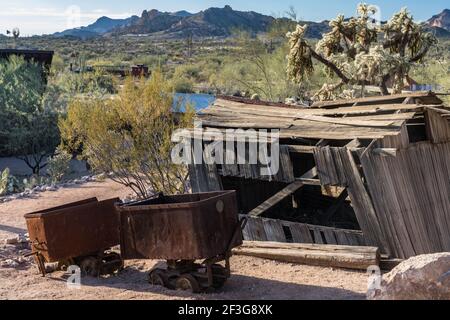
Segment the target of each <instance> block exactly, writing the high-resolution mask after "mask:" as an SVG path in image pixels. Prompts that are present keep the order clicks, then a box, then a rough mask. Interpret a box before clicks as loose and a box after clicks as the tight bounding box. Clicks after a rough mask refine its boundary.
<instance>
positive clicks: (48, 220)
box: [25, 198, 120, 262]
mask: <svg viewBox="0 0 450 320" xmlns="http://www.w3.org/2000/svg"><path fill="white" fill-rule="evenodd" d="M119 201H120V200H119V199H109V200H105V201H101V202H99V201H98V200H97V199H96V198H92V199H86V200H83V201H79V202H75V203H70V204H66V205H63V206H59V207H54V208H50V209H46V210H42V211H37V212H33V213H28V214H26V215H25V219H26V222H27V227H28V232H29V234H30V241H31V245H32V249H33V252H38V253H39V254H40V255H41V256H42V257H44V259H45V261H46V262H57V261H62V260H66V259H70V258H74V257H80V256H85V255H89V254H93V253H97V252H99V251H102V250H106V249H109V248H111V247H113V246H116V245H118V244H119V242H120V241H119V240H120V238H119V223H118V222H119V221H118V216H117V214H116V211H115V209H114V203H116V202H119Z"/></svg>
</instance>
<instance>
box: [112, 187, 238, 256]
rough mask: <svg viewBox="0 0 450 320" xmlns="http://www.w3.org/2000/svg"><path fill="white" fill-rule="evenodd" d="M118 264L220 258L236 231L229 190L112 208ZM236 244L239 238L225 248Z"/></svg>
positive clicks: (234, 205)
mask: <svg viewBox="0 0 450 320" xmlns="http://www.w3.org/2000/svg"><path fill="white" fill-rule="evenodd" d="M116 208H117V211H118V212H119V215H120V236H121V253H122V256H123V257H124V259H166V260H195V259H204V258H212V257H215V256H217V255H220V254H223V253H225V252H226V251H227V250H228V248H229V244H230V241H231V239H232V237H233V233H234V231H235V230H236V227H237V226H238V223H239V222H238V215H237V203H236V192H235V191H224V192H210V193H197V194H186V195H177V196H162V195H161V196H159V197H157V198H154V199H150V200H146V201H142V202H137V203H133V204H129V205H118V206H116ZM240 244H242V233H241V232H240V231H239V235H238V236H237V237H236V238H235V241H234V243H233V244H232V245H231V248H233V247H236V246H239V245H240Z"/></svg>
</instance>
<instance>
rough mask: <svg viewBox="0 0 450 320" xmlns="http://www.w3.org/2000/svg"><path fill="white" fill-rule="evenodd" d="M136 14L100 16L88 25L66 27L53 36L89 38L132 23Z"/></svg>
mask: <svg viewBox="0 0 450 320" xmlns="http://www.w3.org/2000/svg"><path fill="white" fill-rule="evenodd" d="M138 19H139V17H138V16H132V17H130V18H127V19H111V18H108V17H101V18H99V19H98V20H97V21H95V22H94V23H92V24H90V25H88V26H87V27H81V28H75V29H68V30H64V31H62V32H57V33H55V34H54V36H57V37H64V36H72V37H78V38H91V37H96V36H99V35H103V34H106V33H108V32H110V31H111V30H114V29H115V28H119V27H125V26H129V25H132V24H134V23H136V22H137V21H138Z"/></svg>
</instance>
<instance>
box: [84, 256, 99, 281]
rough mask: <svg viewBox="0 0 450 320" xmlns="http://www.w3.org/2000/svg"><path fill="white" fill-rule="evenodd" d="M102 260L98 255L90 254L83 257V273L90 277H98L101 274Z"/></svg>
mask: <svg viewBox="0 0 450 320" xmlns="http://www.w3.org/2000/svg"><path fill="white" fill-rule="evenodd" d="M100 268H101V260H100V259H99V258H98V257H94V256H90V257H85V258H83V259H81V262H80V269H81V274H82V275H85V276H89V277H98V276H99V275H100Z"/></svg>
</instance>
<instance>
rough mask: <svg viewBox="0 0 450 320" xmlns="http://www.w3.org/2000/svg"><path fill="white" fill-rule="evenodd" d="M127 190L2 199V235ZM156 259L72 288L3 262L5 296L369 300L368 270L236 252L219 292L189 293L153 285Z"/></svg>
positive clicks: (0, 249)
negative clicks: (34, 218) (70, 205)
mask: <svg viewBox="0 0 450 320" xmlns="http://www.w3.org/2000/svg"><path fill="white" fill-rule="evenodd" d="M128 193H129V192H128V190H127V189H125V188H123V187H122V186H120V185H118V184H116V183H114V182H112V181H110V180H107V181H105V182H90V183H87V184H84V185H81V186H76V187H74V188H67V189H60V190H58V191H55V192H45V193H40V194H38V195H36V197H35V198H32V199H20V200H15V201H11V202H7V203H2V204H0V240H1V239H5V238H10V237H11V236H14V235H17V234H23V233H25V232H26V224H25V220H24V218H23V215H24V214H25V213H27V212H32V211H35V210H40V209H44V208H48V207H53V206H57V205H61V204H63V203H67V202H73V201H78V200H81V199H85V198H89V197H93V196H96V197H98V198H99V200H101V199H107V198H113V197H117V196H119V197H125V196H126V195H127V194H128ZM21 249H23V247H21V246H14V245H0V260H2V261H4V260H5V259H12V258H17V257H18V256H20V254H19V251H20V250H21ZM20 252H22V251H20ZM156 263H158V262H157V261H152V260H145V261H143V260H141V261H127V262H126V265H125V266H126V268H125V270H124V271H123V272H122V273H120V274H119V275H118V276H112V277H108V278H100V279H94V278H83V279H82V286H81V288H80V289H69V288H68V287H67V285H66V280H65V279H66V278H67V275H66V274H64V273H63V272H55V273H53V274H50V275H47V277H46V278H42V277H41V276H40V275H39V273H38V271H37V268H36V266H35V265H34V264H31V263H29V262H24V263H22V264H19V265H18V266H16V267H15V268H12V267H0V299H159V300H167V299H232V300H234V299H262V300H264V299H290V300H292V299H364V298H365V293H366V288H367V276H366V274H365V273H364V272H355V271H348V270H340V269H332V268H321V267H311V266H302V265H293V264H286V263H279V262H275V261H269V260H263V259H257V258H250V257H237V256H236V257H233V258H232V259H231V267H232V277H231V279H230V280H229V281H228V282H227V284H226V285H225V287H224V288H223V289H222V290H221V291H220V292H217V293H214V294H208V295H206V294H202V295H190V294H186V293H183V292H178V291H169V290H166V289H164V288H159V287H154V286H151V285H149V284H148V283H147V282H146V277H147V272H148V270H149V269H151V268H152V267H153V266H154V265H155V264H156Z"/></svg>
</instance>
